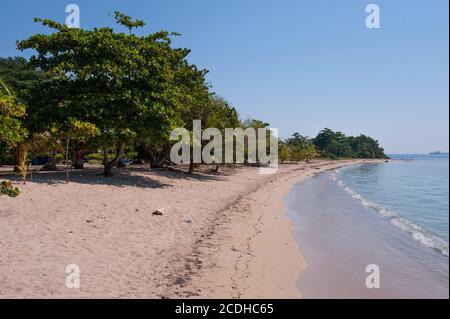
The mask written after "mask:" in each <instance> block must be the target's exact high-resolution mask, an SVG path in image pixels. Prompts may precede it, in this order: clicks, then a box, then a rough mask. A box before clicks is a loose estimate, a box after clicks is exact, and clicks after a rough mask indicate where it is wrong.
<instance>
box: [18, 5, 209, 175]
mask: <svg viewBox="0 0 450 319" xmlns="http://www.w3.org/2000/svg"><path fill="white" fill-rule="evenodd" d="M115 18H116V22H117V23H119V24H120V25H123V26H124V27H126V28H127V29H128V30H129V34H125V33H115V32H114V31H113V30H112V29H111V28H95V29H93V30H84V29H75V28H69V27H67V26H65V25H62V24H59V23H57V22H55V21H52V20H48V19H45V20H41V19H36V21H37V22H41V23H42V24H43V25H44V26H48V27H50V28H52V29H53V30H54V33H52V34H47V35H44V34H36V35H33V36H31V37H30V38H28V39H26V40H23V41H19V42H18V48H19V49H20V50H26V49H34V50H35V51H36V52H37V54H36V55H33V56H32V57H31V59H30V64H31V65H32V66H33V67H36V68H40V69H42V70H43V71H45V72H46V74H48V75H49V76H50V79H49V81H46V82H45V83H43V84H42V86H41V88H40V92H44V93H45V94H44V96H42V95H41V99H40V103H39V105H40V106H42V109H43V110H47V111H48V112H47V119H51V121H53V122H56V123H64V122H66V121H67V119H68V118H75V119H78V120H80V121H82V122H88V123H92V124H94V125H95V126H96V127H97V128H98V129H99V132H100V134H99V140H101V141H106V143H105V144H104V145H102V146H103V148H109V147H110V145H111V144H113V145H114V148H115V156H114V158H113V159H112V160H105V163H104V175H105V176H111V175H112V171H111V170H112V167H113V166H115V165H116V164H117V162H118V161H119V159H120V158H121V157H122V155H123V151H124V147H125V143H127V142H128V143H129V142H131V141H136V140H144V139H155V140H158V139H164V136H168V135H169V132H170V131H171V129H172V128H173V127H174V126H175V125H176V124H179V122H180V121H179V109H180V108H181V107H182V104H181V101H182V100H183V99H184V98H185V96H184V95H185V94H186V92H187V91H188V89H189V88H191V87H195V81H202V80H203V75H204V72H203V71H199V70H197V68H196V67H195V66H193V65H190V64H189V63H188V62H187V61H186V57H187V55H188V54H189V50H187V49H174V48H172V47H171V36H173V35H176V34H173V33H169V32H167V31H164V30H162V31H159V32H156V33H153V34H150V35H147V36H136V35H134V34H133V33H132V30H133V29H134V28H137V27H142V26H144V25H145V24H144V23H143V22H142V21H139V20H132V19H131V18H130V17H128V16H125V15H123V14H122V13H120V12H116V15H115ZM41 112H42V110H41ZM105 153H107V152H105Z"/></svg>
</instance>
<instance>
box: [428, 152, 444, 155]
mask: <svg viewBox="0 0 450 319" xmlns="http://www.w3.org/2000/svg"><path fill="white" fill-rule="evenodd" d="M429 155H448V153H443V152H441V151H435V152H431V153H429Z"/></svg>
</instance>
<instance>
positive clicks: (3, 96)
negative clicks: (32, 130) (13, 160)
mask: <svg viewBox="0 0 450 319" xmlns="http://www.w3.org/2000/svg"><path fill="white" fill-rule="evenodd" d="M25 114H26V112H25V106H24V105H23V104H21V103H20V102H19V101H18V100H17V98H16V96H15V95H13V93H12V91H11V90H10V89H9V88H8V86H7V85H6V84H5V83H4V82H3V81H2V80H1V79H0V142H4V143H5V144H6V145H10V146H14V145H16V144H17V143H20V142H21V141H22V140H24V139H25V137H26V135H27V131H26V130H25V129H24V128H23V125H22V119H23V117H24V116H25Z"/></svg>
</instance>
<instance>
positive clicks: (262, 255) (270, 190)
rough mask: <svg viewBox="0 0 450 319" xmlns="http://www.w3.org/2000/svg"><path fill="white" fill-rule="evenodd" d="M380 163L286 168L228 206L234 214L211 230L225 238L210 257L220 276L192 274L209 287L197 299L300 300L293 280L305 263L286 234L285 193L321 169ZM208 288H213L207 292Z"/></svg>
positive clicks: (323, 163)
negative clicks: (224, 224)
mask: <svg viewBox="0 0 450 319" xmlns="http://www.w3.org/2000/svg"><path fill="white" fill-rule="evenodd" d="M382 162H384V161H383V160H365V159H364V160H342V161H314V162H312V163H310V164H300V166H298V167H295V166H291V167H289V169H288V170H287V171H285V172H279V173H277V174H276V176H274V177H273V178H271V179H270V180H269V181H268V183H266V184H265V185H263V186H261V187H260V188H259V189H258V191H257V192H254V193H252V194H249V195H247V196H246V197H245V198H243V199H242V200H241V202H240V206H239V207H234V208H233V211H234V213H235V214H236V216H235V217H234V218H233V220H232V221H230V225H228V227H227V228H225V229H224V230H223V231H222V232H220V231H219V233H218V234H217V235H218V236H221V237H223V238H224V239H226V240H223V241H222V247H221V248H220V249H219V251H217V250H216V252H215V258H214V264H215V265H221V267H220V275H218V272H217V271H214V268H213V267H212V268H205V269H204V270H203V271H202V273H201V275H200V276H198V277H197V280H198V281H197V282H195V281H194V286H200V287H202V288H204V287H206V286H209V287H210V294H208V293H207V294H203V295H201V296H200V297H202V298H207V297H211V294H212V296H213V297H215V298H274V299H281V298H290V299H296V298H301V297H302V295H301V292H300V291H299V290H298V289H297V288H296V287H295V283H296V281H297V280H298V276H299V274H300V273H301V272H302V271H304V270H305V269H306V268H307V261H306V260H305V258H304V256H303V255H302V252H301V250H300V249H299V247H298V243H297V241H296V240H295V239H294V237H293V236H292V230H293V225H292V221H291V220H290V219H289V218H288V217H287V208H286V207H285V205H284V198H285V196H286V195H287V194H288V192H289V191H290V190H291V188H292V187H293V185H294V184H295V183H297V182H299V181H302V180H305V179H307V178H310V177H313V176H315V175H317V174H320V173H323V172H325V171H328V170H332V169H338V168H341V167H344V166H349V165H355V164H361V163H382ZM230 211H231V210H230ZM242 214H246V215H247V216H246V217H243V216H242ZM231 261H233V262H231ZM224 265H227V266H224ZM228 278H232V280H231V282H232V285H231V286H230V285H228V284H227V282H229V280H228ZM205 283H207V284H205ZM211 287H215V288H213V289H212V290H211Z"/></svg>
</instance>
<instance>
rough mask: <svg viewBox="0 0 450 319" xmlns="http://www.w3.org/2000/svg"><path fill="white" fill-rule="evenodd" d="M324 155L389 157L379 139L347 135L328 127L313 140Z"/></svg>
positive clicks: (335, 156) (331, 156) (334, 156)
mask: <svg viewBox="0 0 450 319" xmlns="http://www.w3.org/2000/svg"><path fill="white" fill-rule="evenodd" d="M313 142H314V145H315V146H316V147H317V149H318V150H319V152H320V154H321V155H322V156H323V157H329V158H346V157H347V158H387V156H386V154H384V150H383V148H381V147H380V145H379V143H378V141H376V140H374V139H372V138H371V137H368V136H365V135H360V136H358V137H353V136H348V137H347V136H345V135H344V134H343V133H341V132H334V131H332V130H330V129H328V128H325V129H323V130H322V131H320V132H319V134H318V135H317V137H316V138H315V139H314V140H313Z"/></svg>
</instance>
